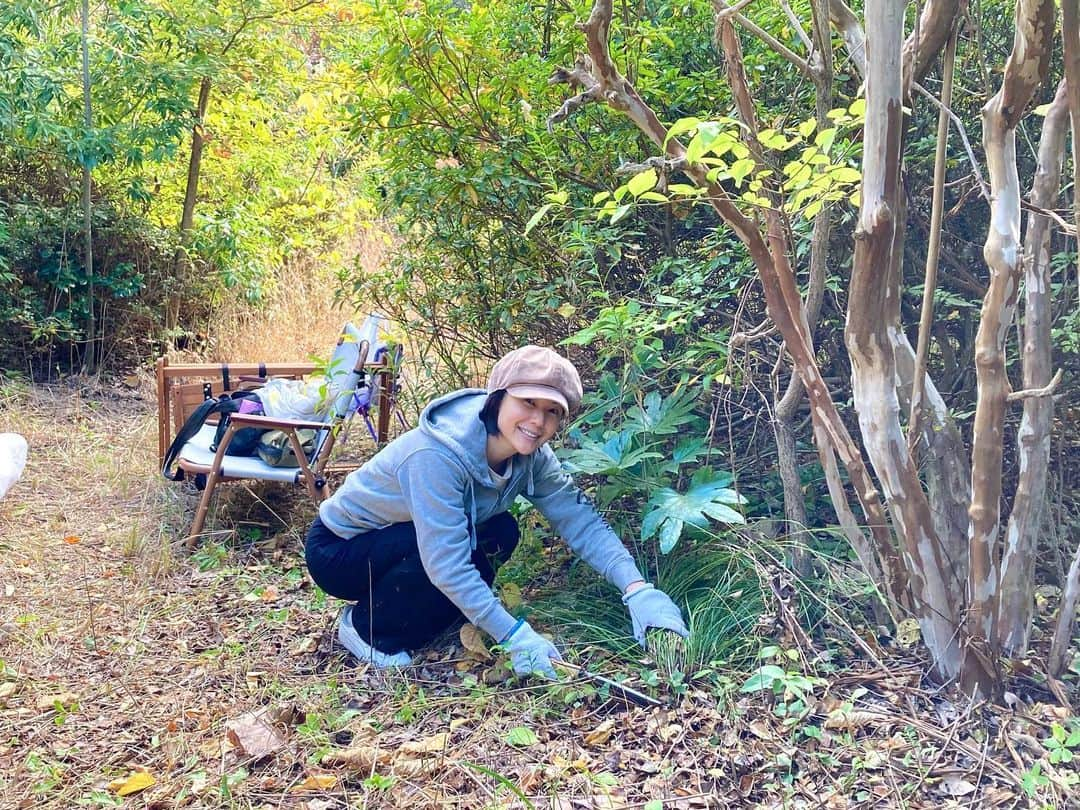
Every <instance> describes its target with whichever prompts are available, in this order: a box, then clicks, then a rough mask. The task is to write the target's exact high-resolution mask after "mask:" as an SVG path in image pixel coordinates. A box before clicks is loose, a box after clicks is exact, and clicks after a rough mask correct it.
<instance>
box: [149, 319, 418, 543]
mask: <svg viewBox="0 0 1080 810" xmlns="http://www.w3.org/2000/svg"><path fill="white" fill-rule="evenodd" d="M382 322H383V319H382V318H381V317H380V316H377V315H372V316H369V317H368V318H367V320H365V322H364V324H363V325H362V326H361V327H359V328H357V327H356V326H354V325H353V324H351V323H349V324H346V325H345V326H344V328H343V329H342V332H341V335H340V337H339V338H338V342H337V345H336V347H335V349H334V352H333V354H332V356H331V358H330V362H329V364H328V365H327V367H326V368H325V369H320V368H319V367H318V366H317V365H316V364H315V363H313V362H309V363H259V364H256V363H240V364H236V363H228V364H185V365H170V364H169V363H168V361H167V360H166V359H165V358H162V359H159V360H158V362H157V388H158V456H159V458H158V462H159V466H160V465H161V464H162V463H163V462H164V460H165V457H166V452H167V449H168V448H169V446H170V445H171V444H172V437H173V436H174V435H176V434H177V433H178V432H179V430H180V428H181V427H182V426H183V424H184V422H185V421H186V419H187V417H188V415H190V414H191V412H192V411H194V410H195V408H197V407H198V406H199V405H200V404H201V403H202V402H203V401H204V400H205V399H207V398H209V397H215V396H219V395H220V394H222V393H227V392H231V391H234V390H238V389H241V388H244V387H248V388H250V387H253V386H255V385H258V384H263V383H265V382H266V381H267V380H268V379H269V378H271V377H288V378H294V379H296V378H302V377H304V376H306V375H309V374H312V373H313V372H315V371H322V372H323V373H324V375H325V377H326V379H325V385H326V391H327V392H328V396H332V397H333V403H332V404H331V406H330V407H329V408H328V409H327V411H326V417H325V418H323V419H320V418H314V419H282V418H276V417H272V416H264V415H256V414H246V413H234V414H230V415H229V418H228V419H229V421H228V424H227V426H226V428H225V431H224V434H223V435H222V437H221V441H220V442H218V444H217V447H216V449H213V450H212V449H211V447H212V445H213V442H214V438H215V433H216V432H217V426H216V425H215V424H213V423H210V422H208V423H207V424H204V425H203V426H202V427H201V428H200V429H199V431H198V432H197V433H196V434H195V435H194V436H193V437H192V438H190V439H189V440H188V441H187V442H186V443H185V444H184V445H183V447H182V448H181V449H180V451H179V454H178V455H177V457H176V467H177V469H178V471H179V472H178V475H177V477H178V478H182V477H184V476H186V475H190V476H194V477H195V480H196V482H197V485H198V484H199V483H201V482H202V481H203V480H205V485H204V487H203V491H202V497H201V498H200V500H199V505H198V508H197V510H196V512H195V518H194V520H193V521H192V524H191V528H190V530H189V532H188V536H187V540H186V545H187V547H188V548H189V549H191V548H194V546H195V544H196V543H197V541H198V538H199V535H200V534H201V533H202V530H203V526H204V524H205V521H206V516H207V512H208V511H209V506H210V499H211V498H212V497H213V493H214V489H215V487H216V486H217V485H218V484H219V483H220V482H222V481H232V480H240V479H248V480H261V481H277V482H282V483H290V484H294V485H302V486H303V487H304V488H305V489H306V490H307V492H308V494H309V495H311V497H312V499H313V500H315V501H316V502H319V501H321V500H323V499H324V498H326V497H327V495H328V494H329V490H328V486H327V482H326V475H325V471H326V466H327V462H328V461H329V458H330V454H331V452H332V451H333V449H334V445H335V442H336V441H337V438H338V434H339V432H340V431H341V429H342V427H343V425H344V424H345V422H346V420H347V419H349V418H350V417H351V416H352V414H353V413H354V412H356V410H357V407H356V406H357V403H360V402H363V404H364V408H363V415H364V418H365V421H366V422H367V423H368V425H369V430H370V431H371V433H372V438H373V440H374V441H375V443H376V446H379V445H381V444H382V443H383V442H384V441H385V440H386V437H387V435H388V432H389V421H390V415H391V412H392V410H394V408H393V401H392V397H393V395H394V393H395V392H396V390H397V380H396V376H397V364H396V363H395V362H393V361H394V360H396V359H397V358H396V357H391V356H390V353H389V352H388V351H387V349H386V346H385V344H384V343H381V342H380V341H379V338H378V333H379V327H380V325H381V323H382ZM372 347H375V349H374V350H373V349H372ZM376 355H378V358H379V359H378V360H373V361H372V362H370V363H369V362H368V359H369V357H374V356H376ZM195 378H198V381H196V382H182V381H183V380H192V379H195ZM372 407H374V409H375V421H374V423H372V421H371V415H370V414H371V409H372ZM399 418H400V416H399ZM242 428H258V429H265V430H281V431H283V432H285V433H286V434H287V435H288V438H289V444H290V446H291V447H292V449H293V452H294V453H295V455H296V458H297V460H298V462H299V465H300V466H299V467H275V466H272V465H270V464H267V463H266V462H264V461H263V460H262V459H261V458H259V457H258V456H230V455H228V454H227V452H226V451H227V449H228V447H229V444H230V443H231V442H232V441H233V439H234V437H235V435H236V432H237V431H238V430H240V429H242ZM299 430H314V431H315V441H314V446H313V448H312V449H311V450H310V452H308V453H305V452H304V449H303V446H302V442H301V440H300V437H299V436H298V435H297V431H299Z"/></svg>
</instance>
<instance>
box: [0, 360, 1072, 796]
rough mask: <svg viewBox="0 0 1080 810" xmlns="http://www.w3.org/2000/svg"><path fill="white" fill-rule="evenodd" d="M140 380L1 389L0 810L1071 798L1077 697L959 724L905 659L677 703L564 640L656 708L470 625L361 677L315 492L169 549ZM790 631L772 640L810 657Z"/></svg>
mask: <svg viewBox="0 0 1080 810" xmlns="http://www.w3.org/2000/svg"><path fill="white" fill-rule="evenodd" d="M129 382H130V381H129ZM147 390H148V384H147V382H146V381H142V382H141V383H139V384H138V385H133V386H131V387H128V386H122V385H121V386H117V387H115V388H101V387H97V388H91V387H82V388H80V387H78V386H67V387H50V388H46V387H29V386H25V385H16V384H11V383H3V382H2V381H0V429H3V430H15V431H18V432H21V433H23V434H24V435H26V436H27V438H28V439H29V441H30V446H31V456H30V462H29V465H28V468H27V471H26V473H25V475H24V478H23V480H22V481H21V482H20V483H19V484H17V485H16V487H15V488H14V489H13V490H12V492H11V493H10V494H9V496H8V498H7V499H5V500H3V501H0V550H2V553H3V560H4V562H3V565H2V567H0V570H2V572H3V580H2V584H0V588H2V591H0V600H2V601H0V607H2V611H0V661H2V665H3V666H2V671H0V807H4V808H8V807H10V808H38V807H56V808H66V807H77V806H89V807H111V806H125V807H154V808H166V807H230V808H231V807H237V808H283V807H284V808H305V809H306V810H328V809H329V808H347V807H348V808H359V807H416V808H429V807H430V808H442V807H449V808H500V807H507V808H509V807H515V808H517V807H526V808H528V807H535V808H541V807H542V808H559V809H560V810H561V809H562V808H648V810H659V808H697V807H777V808H780V807H824V808H854V807H867V808H869V807H909V808H920V807H939V808H940V807H977V808H985V807H1016V806H1035V807H1044V806H1046V807H1067V806H1078V805H1077V800H1076V798H1075V796H1076V790H1075V788H1074V787H1073V785H1074V783H1075V780H1076V779H1077V778H1078V777H1077V771H1076V768H1075V761H1074V762H1071V763H1070V762H1067V761H1061V760H1062V756H1061V755H1060V754H1059V755H1058V756H1057V757H1056V759H1058V761H1057V762H1054V761H1052V759H1051V754H1053V753H1054V751H1055V748H1054V746H1053V745H1052V744H1048V740H1052V739H1053V736H1052V733H1051V730H1052V729H1053V728H1054V726H1055V724H1057V725H1058V726H1063V727H1067V722H1068V721H1067V717H1068V715H1069V712H1068V710H1067V709H1064V708H1062V707H1058V706H1055V705H1053V704H1052V703H1050V702H1039V701H1038V700H1036V699H1034V698H1033V699H1030V700H1025V701H1020V702H1019V703H1017V704H1015V705H1014V706H1013V708H1012V709H1005V708H999V707H987V706H980V707H977V708H975V709H970V710H967V709H962V708H960V706H961V704H958V703H954V702H951V701H950V700H949V699H948V696H947V695H945V694H935V693H934V692H933V691H932V690H931V689H929V688H928V687H927V685H926V681H925V679H924V677H923V675H924V669H925V668H924V665H923V662H921V661H918V660H915V659H913V658H912V657H911V656H910V655H909V654H906V653H904V651H902V650H900V649H898V648H889V649H888V650H885V649H880V648H875V649H870V648H869V647H867V648H865V649H866V651H867V652H868V653H872V656H870V655H868V656H866V657H863V658H859V657H854V656H852V657H848V658H845V664H844V666H843V667H841V668H840V669H839V670H837V671H834V672H831V673H830V674H828V675H827V676H826V677H824V678H822V679H821V680H812V681H810V682H809V687H808V690H803V691H800V687H801V686H802V687H805V684H800V682H798V681H792V682H791V684H790V685H791V687H792V688H791V689H788V688H787V686H784V685H781V686H780V687H778V688H774V689H765V690H761V691H756V692H751V693H741V692H740V691H739V686H741V685H742V684H743V683H745V682H746V680H747V679H748V678H749V677H750V675H751V674H752V673H742V674H739V673H719V674H718V673H717V672H713V673H712V674H709V675H705V676H702V677H701V678H700V679H698V680H695V681H692V682H691V683H689V685H687V686H685V687H684V688H683V689H682V693H681V694H678V695H675V694H672V693H671V692H670V691H665V690H664V689H663V688H662V687H659V688H658V687H655V686H654V687H650V686H648V685H647V684H646V683H644V682H643V681H642V680H641V679H640V678H639V677H638V675H639V674H640V672H641V671H642V670H647V669H648V667H649V662H648V661H647V660H644V663H643V666H629V665H627V663H626V662H625V661H621V662H620V661H611V660H606V659H605V658H604V657H603V655H602V654H600V653H598V652H597V651H595V650H582V649H581V648H580V647H575V646H574V645H573V644H572V643H571V642H570V640H564V639H560V641H561V642H563V643H564V646H566V647H567V648H568V649H570V650H571V655H572V656H573V657H575V658H584V659H587V660H588V661H589V665H590V666H591V667H595V668H597V669H600V670H601V671H602V673H603V674H605V675H609V676H614V677H627V684H628V685H629V686H632V687H634V688H636V689H639V690H642V691H648V692H650V694H652V695H653V696H655V697H658V698H660V699H662V700H663V701H664V702H665V705H664V706H661V707H639V706H635V705H631V704H629V703H627V702H626V701H625V700H620V699H618V698H617V697H613V696H612V695H611V694H610V693H609V692H607V691H606V690H604V689H603V687H600V688H597V687H596V686H595V685H594V684H592V683H591V682H590V681H588V680H587V679H584V678H581V677H571V676H568V677H567V679H566V681H564V682H563V683H560V684H558V685H548V684H542V683H540V684H538V683H534V682H532V681H517V680H514V679H508V678H506V677H505V663H504V662H500V661H499V660H498V659H491V658H489V657H488V656H487V655H486V654H485V653H484V651H483V649H482V647H480V648H479V649H478V647H479V645H478V644H477V643H476V637H475V635H474V634H471V633H470V632H469V631H466V632H465V633H464V634H462V635H460V636H459V635H456V634H448V635H447V637H446V638H445V639H444V640H443V642H442V643H440V644H438V645H436V647H435V648H434V649H433V650H431V651H430V652H428V653H427V654H425V655H423V656H420V657H419V659H418V661H417V663H416V665H415V666H413V667H410V668H408V669H406V670H404V671H402V672H400V673H382V672H378V671H374V670H370V669H368V668H366V667H355V666H353V662H352V661H350V660H349V659H348V657H347V656H346V655H345V654H343V653H342V652H341V651H340V650H339V649H338V648H337V647H336V645H335V644H334V642H333V626H334V620H335V618H336V614H337V608H338V605H337V604H335V603H334V601H333V600H327V599H326V598H325V597H324V596H323V595H322V594H320V593H319V592H318V590H317V589H315V588H314V587H313V586H312V584H311V583H310V580H309V579H308V578H307V576H306V573H305V571H304V568H303V563H302V553H301V544H302V536H303V531H304V528H305V527H306V525H307V524H308V522H309V521H310V519H311V516H312V514H313V511H312V508H311V506H310V505H309V504H307V503H304V502H303V501H301V500H299V499H296V498H294V497H292V496H286V495H283V494H282V492H281V491H280V490H276V489H274V488H273V487H268V488H266V489H252V490H246V489H245V488H244V487H241V486H238V485H232V486H230V487H226V488H224V494H223V496H222V497H221V498H219V499H218V501H217V503H216V505H215V511H214V514H215V516H216V519H217V521H218V525H219V526H221V527H223V528H222V530H221V534H220V535H218V536H217V539H216V541H215V540H214V539H212V540H211V541H210V542H208V543H204V544H203V546H202V547H201V548H200V550H199V551H197V552H196V553H195V554H193V555H187V554H185V553H183V552H182V551H180V548H181V542H180V537H181V536H182V533H183V531H184V529H185V528H186V525H187V521H188V520H189V519H190V516H191V510H192V507H193V505H194V499H195V494H194V493H193V492H192V491H189V490H186V489H184V488H183V487H180V486H177V485H175V484H168V483H167V482H164V481H163V480H161V479H160V476H158V475H157V474H156V470H155V457H156V456H155V447H154V442H155V436H156V428H155V422H154V416H153V414H152V413H150V408H149V407H148V405H147V403H150V402H152V401H153V399H152V396H150V395H148V393H147ZM252 504H254V506H252ZM282 524H284V525H285V526H286V527H287V528H285V529H282V528H281V526H282ZM269 527H273V531H274V532H275V533H274V534H271V533H270V532H269V531H268V528H269ZM526 596H528V595H527V594H526ZM782 627H783V624H782V623H779V624H778V626H777V627H763V639H762V643H763V644H765V643H771V642H770V641H769V639H768V638H766V637H765V636H767V635H768V634H770V633H771V634H773V635H774V637H775V638H774V640H775V641H778V642H779V643H780V646H784V644H785V643H788V644H790V645H791V646H796V645H797V644H798V643H803V642H801V641H800V639H799V638H793V637H790V635H789V634H787V633H786V632H785V631H784V630H783V629H782ZM841 646H843V645H842V644H841ZM803 652H804V655H805V658H804V659H803V660H810V654H811V653H812V651H809V650H804V651H803ZM797 694H801V695H802V696H803V697H805V698H806V700H805V701H803V703H802V704H800V703H797V702H796V696H797ZM1061 748H1062V746H1058V747H1057V749H1056V750H1058V751H1060V750H1061ZM1066 748H1067V746H1066Z"/></svg>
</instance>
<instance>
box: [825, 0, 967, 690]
mask: <svg viewBox="0 0 1080 810" xmlns="http://www.w3.org/2000/svg"><path fill="white" fill-rule="evenodd" d="M904 5H905V4H904V2H903V0H868V2H867V4H866V21H867V26H866V39H867V51H868V54H869V55H870V58H869V59H868V60H867V69H868V74H867V83H866V105H867V108H866V126H865V130H864V145H863V182H862V206H861V209H860V212H859V220H858V225H857V227H856V233H855V258H854V263H853V266H852V279H851V289H850V292H849V298H848V316H847V328H846V330H845V340H846V343H847V347H848V353H849V354H850V356H851V366H852V392H853V394H854V399H855V408H856V411H857V412H858V415H859V427H860V433H861V434H862V438H863V444H864V445H865V446H866V449H867V453H868V454H869V456H870V461H871V464H872V465H873V467H874V470H875V472H876V473H877V476H878V480H879V481H880V482H881V486H882V490H883V492H884V495H885V499H886V501H887V503H888V504H889V510H890V514H891V515H892V519H893V522H894V524H895V525H896V528H897V534H898V535H899V536H900V538H901V542H902V548H903V552H904V556H905V559H906V561H907V569H908V571H909V573H910V575H911V589H912V598H913V602H914V610H915V612H916V616H917V618H918V620H919V624H920V626H921V628H922V634H923V638H924V640H925V641H926V645H927V647H928V648H929V650H930V654H931V658H932V660H933V664H934V669H935V672H936V674H937V676H938V677H939V678H941V679H943V680H951V679H953V678H955V677H956V675H957V674H958V673H959V671H960V645H959V638H958V636H957V628H958V626H959V624H960V615H961V605H960V604H958V603H957V602H956V600H955V598H954V596H953V593H954V592H953V590H952V589H951V588H950V587H949V582H948V570H949V565H948V557H947V555H946V553H945V549H944V548H943V547H942V545H941V541H940V539H939V538H938V535H937V532H936V530H935V527H934V521H933V518H932V515H931V513H930V507H929V503H928V502H927V499H926V496H925V493H924V492H923V489H922V484H921V482H920V480H919V476H918V472H917V470H916V469H915V465H914V464H913V462H912V459H911V455H910V453H909V452H908V449H907V441H906V440H905V438H904V433H903V430H902V429H901V426H900V406H899V401H898V398H897V393H896V384H895V378H896V363H895V358H894V354H893V349H892V346H893V344H894V343H895V342H896V340H897V337H896V334H897V333H898V332H899V331H900V328H899V314H900V313H899V301H900V279H899V272H898V268H899V262H897V261H894V257H893V255H892V254H893V248H894V239H895V237H896V228H897V220H896V217H897V213H898V211H899V209H900V183H899V178H900V141H901V133H902V119H903V109H902V100H901V94H902V82H901V44H902V35H903V20H904Z"/></svg>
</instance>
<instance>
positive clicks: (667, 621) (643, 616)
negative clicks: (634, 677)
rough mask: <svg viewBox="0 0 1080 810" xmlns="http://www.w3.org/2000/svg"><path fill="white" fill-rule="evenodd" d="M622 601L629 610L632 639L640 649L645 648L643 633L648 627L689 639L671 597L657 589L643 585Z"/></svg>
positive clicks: (625, 596) (646, 584)
mask: <svg viewBox="0 0 1080 810" xmlns="http://www.w3.org/2000/svg"><path fill="white" fill-rule="evenodd" d="M622 601H623V604H624V605H626V607H627V608H629V610H630V620H631V621H632V622H633V625H634V638H635V639H637V641H638V643H639V644H641V646H642V647H644V646H645V631H646V630H648V629H649V628H650V627H659V628H662V629H664V630H670V631H671V632H673V633H678V634H679V635H680V636H682V637H683V638H689V637H690V631H689V630H687V629H686V625H685V624H684V623H683V618H682V613H681V612H680V611H679V608H678V606H677V605H676V604H675V603H674V602H672V601H671V597H669V596H668V595H667V594H666V593H664V592H663V591H661V590H659V589H658V588H655V587H653V586H652V585H650V584H648V583H645V584H644V585H642V586H640V587H638V588H636V589H634V590H632V591H630V592H629V593H627V594H625V595H624V596H623V598H622Z"/></svg>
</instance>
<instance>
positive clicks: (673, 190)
mask: <svg viewBox="0 0 1080 810" xmlns="http://www.w3.org/2000/svg"><path fill="white" fill-rule="evenodd" d="M668 193H669V194H679V195H683V196H686V197H696V196H700V195H701V194H704V193H705V189H703V188H701V187H700V186H691V185H689V184H688V183H672V184H671V185H669V186H668Z"/></svg>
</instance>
